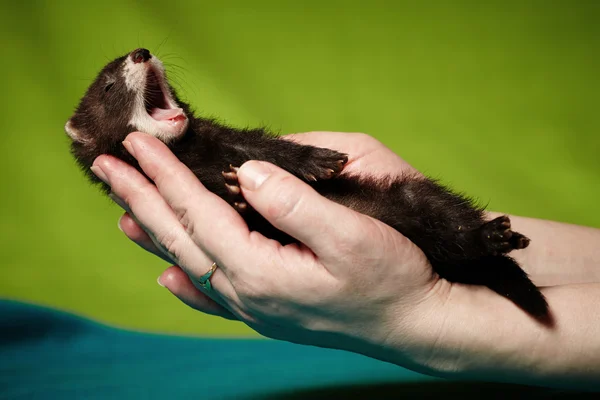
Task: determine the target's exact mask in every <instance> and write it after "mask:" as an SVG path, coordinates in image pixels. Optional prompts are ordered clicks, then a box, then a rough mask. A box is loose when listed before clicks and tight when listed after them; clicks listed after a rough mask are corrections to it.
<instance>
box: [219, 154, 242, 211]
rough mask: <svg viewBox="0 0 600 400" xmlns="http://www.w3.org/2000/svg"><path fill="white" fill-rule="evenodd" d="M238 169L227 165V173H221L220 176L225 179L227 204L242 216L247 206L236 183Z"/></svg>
mask: <svg viewBox="0 0 600 400" xmlns="http://www.w3.org/2000/svg"><path fill="white" fill-rule="evenodd" d="M238 169H239V168H238V167H234V166H233V165H229V170H228V171H223V172H221V174H222V175H223V178H225V188H226V189H227V193H228V194H229V197H228V199H227V200H228V202H229V204H231V205H232V206H233V208H235V209H236V210H237V212H238V213H240V214H243V213H244V212H246V210H247V209H248V204H247V203H246V200H245V199H244V196H243V195H242V191H241V189H240V184H239V182H238V177H237V171H238Z"/></svg>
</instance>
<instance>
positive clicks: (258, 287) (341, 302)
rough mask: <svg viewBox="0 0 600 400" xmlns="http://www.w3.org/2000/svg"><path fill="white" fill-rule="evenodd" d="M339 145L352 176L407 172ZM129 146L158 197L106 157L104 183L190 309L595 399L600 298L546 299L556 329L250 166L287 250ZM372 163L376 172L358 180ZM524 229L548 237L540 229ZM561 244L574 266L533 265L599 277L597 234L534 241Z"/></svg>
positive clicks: (449, 370)
mask: <svg viewBox="0 0 600 400" xmlns="http://www.w3.org/2000/svg"><path fill="white" fill-rule="evenodd" d="M332 135H343V134H332ZM318 136H319V137H317V136H313V137H311V134H307V135H306V136H301V135H300V136H297V138H299V139H303V138H307V139H310V140H314V141H313V143H311V144H315V145H319V143H323V144H322V145H326V142H320V141H321V140H323V139H326V140H329V138H334V136H330V134H324V135H323V134H322V135H318ZM327 136H329V138H327ZM343 136H344V135H343ZM340 138H341V139H343V140H341V142H342V143H344V146H350V147H348V148H342V147H340V146H331V147H334V148H336V149H339V150H341V151H345V152H347V153H350V165H349V167H348V168H349V171H352V168H356V171H362V170H363V169H366V170H369V166H370V165H372V164H373V163H375V164H377V162H381V164H380V165H379V166H378V167H376V168H374V169H372V170H369V171H368V172H366V173H373V174H377V173H378V172H377V171H381V172H383V171H389V173H390V174H395V173H402V172H403V171H404V170H408V169H410V166H408V165H407V164H406V163H404V162H403V161H402V160H399V159H394V158H393V157H391V154H393V153H391V152H388V151H387V150H385V149H382V148H381V147H380V146H379V145H377V144H371V145H368V143H367V142H363V143H362V144H361V145H358V146H357V147H356V148H357V149H358V150H364V149H368V148H372V149H373V151H365V152H364V153H359V155H358V156H356V152H355V153H354V154H355V156H354V157H353V155H352V151H351V150H349V149H352V147H351V146H352V143H353V141H352V140H347V138H348V136H344V137H342V136H340ZM354 138H358V139H361V135H359V136H358V137H354ZM363 139H364V138H363ZM128 140H129V141H128V142H127V143H128V147H129V148H130V149H131V152H132V153H133V154H135V156H136V158H137V159H138V161H139V162H140V165H141V166H142V168H143V170H144V171H145V172H146V174H147V175H148V176H149V177H150V178H151V179H152V180H153V181H154V183H155V184H156V186H155V185H153V184H152V183H150V182H149V181H148V180H147V179H146V178H144V177H143V176H142V175H141V174H139V173H138V172H137V171H136V170H135V169H133V168H132V167H130V166H129V165H127V164H125V163H123V162H121V161H119V160H116V159H114V158H111V157H108V156H101V157H99V158H98V159H97V160H96V161H95V163H94V165H95V167H94V170H95V172H96V174H97V175H98V176H99V177H100V178H101V179H103V180H104V181H105V182H107V183H108V184H109V185H111V187H112V189H113V191H114V193H115V195H116V196H115V197H114V198H115V200H116V201H117V202H119V203H120V204H121V205H122V206H123V207H124V208H125V209H126V210H127V211H128V214H126V216H124V217H123V219H122V220H121V226H122V228H123V230H124V231H125V233H126V234H127V235H128V236H129V237H130V238H131V239H132V240H134V241H136V243H138V244H140V245H141V246H143V247H146V248H147V249H148V250H149V251H153V252H156V253H157V254H158V255H159V256H162V257H163V258H164V259H166V260H167V261H169V262H171V261H172V262H174V263H177V264H178V265H179V266H173V267H171V268H169V269H167V271H165V272H164V273H163V274H162V276H161V277H160V282H162V284H163V285H164V286H166V287H167V288H168V289H169V290H170V291H171V292H172V293H173V294H175V295H176V296H177V297H178V298H179V299H181V300H182V301H184V302H185V303H187V304H189V305H190V306H192V307H194V308H197V309H198V310H201V311H203V312H207V313H211V314H216V315H221V316H223V317H225V318H231V319H239V320H241V321H243V322H245V323H246V324H248V325H249V326H251V327H252V328H254V329H256V330H257V331H258V332H260V333H262V334H264V335H265V336H268V337H272V338H277V339H283V340H288V341H292V342H298V343H304V344H310V345H317V346H324V347H331V348H340V349H346V350H349V351H353V352H358V353H363V354H365V355H367V356H371V357H374V358H379V359H382V360H386V361H390V362H392V363H396V364H399V365H402V366H405V367H408V368H411V369H414V370H417V371H420V372H425V373H431V374H433V375H437V376H448V377H452V376H460V377H463V378H467V379H482V380H499V381H503V382H512V383H525V384H539V385H543V386H555V387H592V388H595V387H597V382H598V376H600V371H599V368H598V366H599V365H600V362H599V360H598V356H597V354H599V353H598V351H597V349H598V348H600V347H599V346H600V344H599V341H598V339H597V338H598V335H597V334H596V332H597V324H596V321H597V318H595V317H594V316H595V314H594V310H595V309H596V308H595V307H594V305H595V304H596V303H597V299H598V298H599V296H600V285H597V284H587V285H564V286H556V287H553V288H548V289H543V292H544V294H545V296H546V298H547V300H548V303H549V304H550V308H551V309H552V310H553V315H554V317H555V321H556V325H555V327H554V328H553V329H547V328H546V327H544V326H541V325H540V324H537V323H536V322H535V321H534V320H533V319H531V318H529V317H528V316H527V315H525V313H523V312H522V311H521V310H520V309H518V308H517V307H515V306H514V304H513V303H512V302H510V301H509V300H507V299H505V298H504V297H502V296H498V295H496V294H495V293H493V292H491V291H490V290H488V289H487V288H481V287H476V286H470V285H459V284H452V285H451V284H449V283H448V282H447V281H445V280H443V279H439V278H438V277H437V276H436V275H435V274H434V273H433V272H432V270H431V267H430V266H429V264H428V262H427V260H426V259H425V257H424V255H423V254H422V253H421V252H420V250H419V249H417V248H416V247H415V246H414V245H412V243H410V242H409V241H408V240H407V239H406V238H404V237H403V236H402V235H400V234H399V233H397V232H395V231H393V230H391V229H390V228H389V227H387V226H386V225H384V224H381V223H380V222H379V221H375V220H372V219H371V218H369V217H366V216H364V215H361V214H357V213H355V212H353V211H351V210H349V209H347V208H344V207H341V206H339V205H338V204H335V203H331V202H329V201H327V200H326V199H324V198H322V197H321V196H319V195H318V194H316V193H315V192H314V191H312V190H311V189H310V188H309V187H308V186H307V185H305V184H304V183H302V182H300V181H299V180H297V179H296V178H294V177H292V176H290V175H289V174H287V173H285V172H284V171H282V170H280V169H278V168H277V167H274V166H271V165H269V164H265V163H258V162H255V161H253V162H248V163H246V164H244V165H243V166H242V167H241V168H240V170H239V180H240V183H241V186H242V190H243V191H244V196H245V197H246V200H247V201H248V202H249V203H250V204H251V205H252V206H253V207H254V208H255V209H256V210H257V211H259V212H261V213H262V214H263V215H264V216H265V217H267V218H268V219H269V220H270V221H271V223H273V224H274V225H275V226H276V227H278V228H280V229H282V230H283V231H286V232H288V233H291V234H292V235H295V236H296V237H297V238H298V239H299V240H300V241H301V242H303V243H304V244H303V245H288V246H281V245H279V244H278V243H276V242H274V241H271V240H268V239H266V238H264V237H262V236H261V235H260V234H257V233H253V232H249V231H248V229H247V227H246V225H245V223H244V222H243V220H242V219H241V217H240V216H239V215H238V214H237V213H236V212H235V211H234V210H233V209H232V208H231V207H230V206H228V205H227V204H226V203H225V202H224V201H223V200H221V199H220V198H218V197H216V196H214V195H213V194H212V193H209V192H208V191H207V190H206V189H204V188H203V186H202V185H201V184H200V183H199V182H198V180H197V179H196V178H195V176H193V175H192V174H191V172H190V171H189V169H187V168H186V167H184V166H183V165H182V164H181V163H180V162H179V161H178V160H177V159H175V157H174V156H173V154H172V153H171V152H170V151H169V150H168V149H167V148H166V147H165V146H164V144H162V143H161V142H160V141H158V140H156V139H154V138H152V137H150V136H147V135H143V134H140V133H134V134H131V135H129V137H128ZM336 142H339V141H336ZM357 142H358V140H357ZM370 146H373V147H370ZM371 154H374V156H371V157H373V159H372V160H371V161H369V162H368V163H365V164H364V168H359V167H360V166H361V164H360V163H361V160H366V158H367V157H369V155H371ZM388 156H390V157H388ZM383 161H385V162H383ZM384 165H385V167H384ZM260 167H264V168H266V170H267V171H268V172H269V173H270V175H269V177H268V178H267V179H265V180H263V181H262V185H260V187H257V188H255V187H254V186H253V181H255V180H254V179H252V172H253V171H254V172H256V171H257V169H259V168H260ZM411 171H412V170H411ZM255 177H256V176H255ZM120 198H122V199H124V200H121V199H120ZM134 219H137V221H138V222H134ZM520 223H522V224H527V226H531V227H534V228H535V227H538V228H540V229H541V228H542V227H544V226H545V227H546V228H547V227H548V225H547V224H546V223H544V222H543V221H542V222H541V223H540V222H539V221H531V222H528V221H524V220H521V221H520ZM546 230H547V229H546ZM553 232H554V233H553ZM565 232H566V233H568V234H569V235H571V236H573V238H574V239H577V240H576V242H577V243H579V245H580V246H579V247H578V248H577V255H576V254H575V253H574V252H571V251H567V250H568V249H569V248H570V247H567V248H564V247H562V249H563V250H562V251H561V252H558V253H557V251H553V252H551V253H549V254H550V256H545V255H544V253H545V252H546V251H545V250H542V251H541V253H542V254H538V255H533V254H532V256H531V258H530V259H534V258H535V259H537V260H538V261H539V262H540V263H542V264H543V265H545V266H546V267H548V266H549V265H552V263H551V262H550V263H549V262H548V261H552V260H556V259H557V255H560V254H562V255H560V257H562V258H563V259H565V260H566V261H565V262H564V263H561V262H556V261H555V264H554V265H555V269H556V270H558V268H559V267H560V268H561V269H565V268H564V267H565V265H566V264H568V265H569V268H572V267H577V268H580V269H582V271H584V270H585V269H590V268H591V267H592V266H594V265H597V262H598V259H600V257H599V253H598V252H597V247H595V246H594V243H597V239H598V238H599V237H600V236H599V235H600V234H599V232H600V230H590V229H584V228H582V227H573V226H564V225H560V224H559V225H558V226H556V225H554V226H552V230H551V232H548V233H546V236H544V235H543V234H539V233H538V235H539V236H536V237H537V238H538V241H539V238H540V237H541V238H542V240H543V241H544V242H545V243H546V246H548V247H550V246H552V243H555V242H556V239H555V237H558V238H559V239H560V238H561V237H562V236H561V234H562V233H565ZM557 235H558V236H557ZM150 238H155V239H154V243H153V242H152V240H151V239H150ZM534 240H536V239H535V238H534ZM155 244H156V246H155ZM553 248H554V249H556V246H553ZM565 249H567V250H565ZM213 261H216V262H217V263H218V264H219V266H220V268H218V269H217V270H216V272H215V274H214V275H213V277H212V284H213V287H214V288H215V290H214V291H211V292H208V293H207V292H202V291H201V290H198V289H197V288H196V287H195V286H194V284H193V282H192V280H197V279H198V277H199V276H201V275H203V274H204V273H205V272H206V271H207V270H208V269H209V267H210V265H211V264H212V262H213ZM190 277H191V279H190Z"/></svg>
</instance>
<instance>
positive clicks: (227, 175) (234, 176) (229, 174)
mask: <svg viewBox="0 0 600 400" xmlns="http://www.w3.org/2000/svg"><path fill="white" fill-rule="evenodd" d="M221 174H222V175H223V177H224V178H225V179H228V180H231V181H237V174H236V173H235V172H221Z"/></svg>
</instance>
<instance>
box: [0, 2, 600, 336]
mask: <svg viewBox="0 0 600 400" xmlns="http://www.w3.org/2000/svg"><path fill="white" fill-rule="evenodd" d="M599 20H600V2H595V1H566V0H565V1H554V2H547V1H536V2H533V1H518V2H517V1H442V0H440V1H423V2H402V1H399V2H395V3H394V2H392V1H387V2H383V1H373V0H371V1H363V2H357V1H300V2H292V1H252V2H249V1H232V0H230V1H227V2H216V1H210V2H207V1H186V2H165V1H146V2H143V1H118V2H117V1H102V2H82V1H77V2H76V1H47V2H43V1H24V2H16V1H13V2H8V1H3V2H2V3H1V5H0V48H1V49H2V51H1V53H0V54H1V58H2V62H1V63H0V77H1V78H0V79H1V80H2V86H1V87H2V95H1V96H0V107H1V109H2V111H3V113H2V114H3V116H2V118H0V137H1V143H2V146H1V151H2V154H1V156H0V174H1V175H0V181H1V182H2V196H0V212H1V215H0V221H1V224H2V229H1V230H0V243H1V244H0V251H1V254H0V255H1V258H0V259H1V260H2V264H1V266H0V268H1V270H2V278H0V297H4V298H11V299H17V300H25V301H29V302H34V303H39V304H43V305H47V306H51V307H56V308H59V309H63V310H66V311H70V312H74V313H77V314H79V315H83V316H86V317H91V318H93V319H95V320H98V321H101V322H103V323H108V324H111V325H113V326H118V327H124V328H130V329H134V330H144V331H154V332H166V333H180V334H197V335H206V336H221V337H226V336H250V337H253V336H256V335H255V334H254V333H252V332H251V331H250V330H249V329H248V328H246V327H245V326H243V325H241V324H239V323H234V322H227V321H223V320H221V319H218V318H214V317H209V316H204V315H200V314H199V313H196V312H193V311H191V310H189V309H188V308H186V307H185V306H183V305H181V304H180V303H179V302H178V301H177V300H176V299H174V298H173V297H172V296H171V295H170V294H169V293H168V292H167V291H166V290H165V289H162V288H160V287H159V286H158V285H157V284H156V277H157V276H158V275H159V274H160V272H161V271H162V270H163V268H165V267H166V265H165V264H164V263H163V262H161V261H159V260H157V259H155V258H154V257H151V256H150V255H147V254H145V253H144V252H143V251H142V250H140V249H138V248H137V247H136V246H135V245H134V244H132V243H131V242H129V241H128V240H127V239H126V238H125V237H124V236H123V235H122V234H121V233H120V232H119V231H118V229H117V218H118V216H119V215H120V214H121V211H120V210H119V209H118V208H117V207H116V206H115V205H113V204H112V203H111V202H109V201H108V200H107V199H106V198H104V197H103V196H102V195H100V193H99V192H98V191H97V190H96V189H94V188H92V187H91V186H90V185H88V184H87V182H86V181H85V180H84V179H83V177H82V175H81V173H80V171H78V170H77V168H76V167H75V164H74V162H73V161H72V159H71V157H70V155H69V153H68V146H67V139H66V136H65V134H64V132H63V125H64V123H65V122H66V120H67V119H68V117H69V116H70V114H71V112H72V110H73V109H74V107H75V105H76V103H77V101H78V100H79V98H80V97H81V96H82V94H83V92H84V90H85V88H86V87H87V85H88V84H89V83H90V80H91V79H92V78H93V77H94V75H95V74H96V73H97V72H98V70H99V69H100V68H101V67H102V66H103V65H104V64H105V63H106V62H107V60H109V59H112V58H114V57H116V56H119V55H121V54H122V53H125V52H127V51H129V50H132V49H134V48H136V47H139V46H143V47H146V48H148V49H150V50H151V51H153V52H158V54H159V55H160V56H162V57H163V59H164V60H165V61H166V64H167V66H168V68H169V71H170V72H171V73H172V76H173V77H174V78H175V80H176V81H177V84H176V86H177V87H179V88H181V92H182V95H183V97H184V98H186V99H187V100H188V101H190V102H191V103H192V104H193V105H194V106H195V107H196V108H197V110H198V111H200V112H202V113H205V114H207V115H215V116H219V117H220V118H222V119H224V120H226V121H227V122H229V123H232V124H235V125H238V126H245V125H259V124H266V125H268V126H270V127H272V128H273V129H274V130H276V131H280V132H284V133H287V132H300V131H308V130H337V131H362V132H366V133H369V134H372V135H374V136H376V137H377V138H379V139H380V140H382V141H383V142H384V143H386V144H387V145H389V146H390V147H391V148H392V149H393V150H395V151H396V152H397V153H398V154H400V155H401V156H402V157H404V158H405V159H407V160H408V161H409V162H411V163H413V164H414V165H415V166H416V167H418V168H420V169H421V170H423V171H425V172H426V173H428V174H431V175H433V176H436V177H438V178H441V179H442V180H443V181H445V182H447V183H450V184H451V185H454V186H455V187H456V188H458V189H460V190H463V191H465V192H467V193H469V194H471V195H473V196H475V197H477V198H479V199H481V201H483V202H489V206H490V208H492V209H494V210H498V211H505V212H509V213H514V214H520V215H528V216H533V217H540V218H551V219H556V220H560V221H567V222H572V223H578V224H585V225H590V226H596V227H600V213H599V212H598V208H597V205H598V197H599V194H600V158H599V156H598V152H599V150H600V134H599V128H600V117H599V115H600V113H599V112H598V104H599V101H598V100H599V93H600V78H599V73H598V71H600V51H599V50H600V24H598V21H599Z"/></svg>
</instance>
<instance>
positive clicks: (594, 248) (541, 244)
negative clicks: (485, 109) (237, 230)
mask: <svg viewBox="0 0 600 400" xmlns="http://www.w3.org/2000/svg"><path fill="white" fill-rule="evenodd" d="M499 215H502V214H500V213H495V212H494V213H490V218H494V217H497V216H499ZM510 219H511V222H512V227H513V229H514V230H516V231H518V232H521V233H523V234H524V235H526V236H528V237H529V238H530V239H531V244H530V245H529V247H527V248H526V249H523V250H519V251H514V252H512V253H511V254H510V255H511V257H514V258H515V259H516V260H517V261H518V262H519V263H520V264H521V266H522V267H523V269H524V270H525V271H527V273H528V274H529V275H530V276H531V278H532V280H533V281H534V283H535V284H536V285H538V286H554V285H564V284H572V283H589V282H600V229H596V228H591V227H585V226H578V225H571V224H567V223H561V222H555V221H547V220H542V219H535V218H526V217H519V216H512V215H511V216H510Z"/></svg>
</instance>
